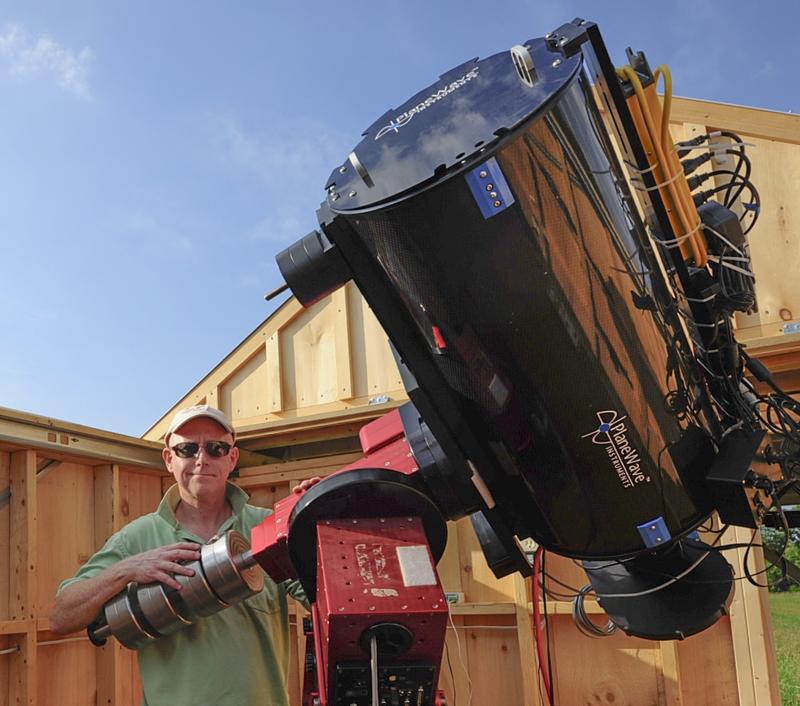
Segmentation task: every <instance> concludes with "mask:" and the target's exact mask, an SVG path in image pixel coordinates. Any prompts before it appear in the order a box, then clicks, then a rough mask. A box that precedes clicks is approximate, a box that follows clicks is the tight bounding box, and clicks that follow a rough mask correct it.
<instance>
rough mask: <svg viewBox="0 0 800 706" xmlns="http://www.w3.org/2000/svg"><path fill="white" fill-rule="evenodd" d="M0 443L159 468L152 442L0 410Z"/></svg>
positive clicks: (156, 450) (159, 450) (158, 456)
mask: <svg viewBox="0 0 800 706" xmlns="http://www.w3.org/2000/svg"><path fill="white" fill-rule="evenodd" d="M0 441H1V442H8V443H10V444H14V445H18V446H23V447H26V448H27V447H33V448H35V449H41V450H43V451H52V452H53V453H70V454H74V455H75V456H81V457H85V458H88V459H98V460H102V461H107V462H110V461H112V460H113V461H117V462H119V463H129V464H132V465H136V466H153V465H160V455H161V449H160V445H158V444H154V443H153V442H150V441H143V440H142V439H136V438H134V437H131V436H125V435H123V434H113V433H111V432H106V431H103V430H101V429H93V428H91V427H85V426H82V425H79V424H70V423H68V422H62V421H60V420H57V419H49V418H46V417H38V416H36V415H33V414H26V413H24V412H17V411H16V410H12V409H6V408H3V407H0ZM0 490H3V489H2V488H0Z"/></svg>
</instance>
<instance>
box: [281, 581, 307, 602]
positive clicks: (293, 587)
mask: <svg viewBox="0 0 800 706" xmlns="http://www.w3.org/2000/svg"><path fill="white" fill-rule="evenodd" d="M283 585H284V587H285V588H286V593H287V594H288V595H290V596H291V597H292V598H294V599H295V600H296V601H297V602H298V603H300V605H302V606H303V608H305V609H306V610H311V604H310V603H309V602H308V597H307V596H306V592H305V591H304V590H303V586H302V584H301V583H300V582H299V581H298V580H297V579H293V580H289V581H285V582H284V584H283Z"/></svg>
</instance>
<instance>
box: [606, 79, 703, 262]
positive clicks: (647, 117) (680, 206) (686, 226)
mask: <svg viewBox="0 0 800 706" xmlns="http://www.w3.org/2000/svg"><path fill="white" fill-rule="evenodd" d="M617 74H618V75H619V76H620V77H622V78H624V79H627V80H628V81H630V83H631V86H632V87H633V90H634V93H635V94H636V98H637V99H638V102H639V107H640V109H641V113H642V118H643V119H644V121H645V124H646V126H647V130H648V132H649V133H650V140H651V142H652V144H653V148H654V150H655V151H656V156H657V158H658V162H659V166H660V168H661V171H662V172H663V174H662V178H659V179H658V181H659V182H667V181H669V180H670V179H673V178H674V177H675V174H674V173H673V172H672V169H671V167H670V163H669V161H668V159H667V155H666V154H665V152H664V148H663V142H662V140H661V139H660V136H661V130H660V129H657V128H656V126H655V124H654V121H653V116H652V114H651V112H650V107H649V106H648V104H647V97H646V96H645V94H644V88H643V87H642V83H641V81H640V80H639V76H638V75H637V74H636V71H634V69H633V67H631V66H629V65H628V66H623V67H622V68H621V69H618V70H617ZM671 87H672V86H671V83H670V88H671ZM663 125H664V123H662V126H660V127H662V128H663ZM673 186H674V185H673V184H669V185H668V186H667V190H668V193H669V195H670V197H671V200H672V202H673V206H674V208H675V216H676V218H677V220H678V223H679V226H680V227H681V228H682V229H683V233H681V234H680V236H679V237H682V236H683V235H686V234H691V235H689V237H688V238H687V239H686V242H688V243H689V246H690V248H691V250H692V255H693V257H694V259H695V263H696V264H697V266H698V267H704V266H705V264H706V262H707V261H708V259H707V257H706V252H705V248H704V247H702V246H701V242H700V240H699V238H697V239H696V238H695V235H696V234H695V233H694V231H696V230H697V224H693V223H692V222H691V221H692V219H691V217H690V215H689V214H688V213H687V212H686V205H685V203H684V202H683V200H682V199H681V197H680V194H679V193H678V192H676V191H675V189H674V188H673Z"/></svg>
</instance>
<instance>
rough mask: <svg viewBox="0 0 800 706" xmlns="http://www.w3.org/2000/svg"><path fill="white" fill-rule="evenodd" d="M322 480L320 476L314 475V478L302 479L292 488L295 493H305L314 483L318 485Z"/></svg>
mask: <svg viewBox="0 0 800 706" xmlns="http://www.w3.org/2000/svg"><path fill="white" fill-rule="evenodd" d="M321 480H322V478H320V477H319V476H314V477H313V478H306V479H305V480H304V481H300V482H299V483H298V484H297V485H296V486H295V487H294V488H292V492H293V493H297V494H298V495H300V493H305V492H306V491H307V490H308V489H309V488H310V487H311V486H312V485H316V484H317V483H319V482H320V481H321Z"/></svg>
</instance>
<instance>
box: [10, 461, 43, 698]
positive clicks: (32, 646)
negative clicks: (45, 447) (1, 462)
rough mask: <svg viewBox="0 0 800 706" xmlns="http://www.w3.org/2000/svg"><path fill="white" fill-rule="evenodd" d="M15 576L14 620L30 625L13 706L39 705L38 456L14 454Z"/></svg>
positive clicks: (16, 665)
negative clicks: (37, 605)
mask: <svg viewBox="0 0 800 706" xmlns="http://www.w3.org/2000/svg"><path fill="white" fill-rule="evenodd" d="M10 461H11V462H10V466H9V481H10V483H9V485H10V489H11V516H10V542H11V547H10V549H11V560H10V567H11V575H10V577H9V589H10V590H9V593H10V600H9V609H10V617H11V619H12V620H23V621H25V622H26V632H25V634H24V635H21V636H19V643H18V644H19V648H20V651H19V652H18V653H17V654H16V655H15V657H14V659H13V660H12V664H13V666H12V667H11V671H12V673H13V674H12V678H11V679H10V680H9V703H12V704H15V706H16V705H23V704H24V705H26V706H34V705H35V704H36V617H37V616H36V453H35V452H34V451H32V450H24V451H15V452H14V453H12V454H11V459H10Z"/></svg>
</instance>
